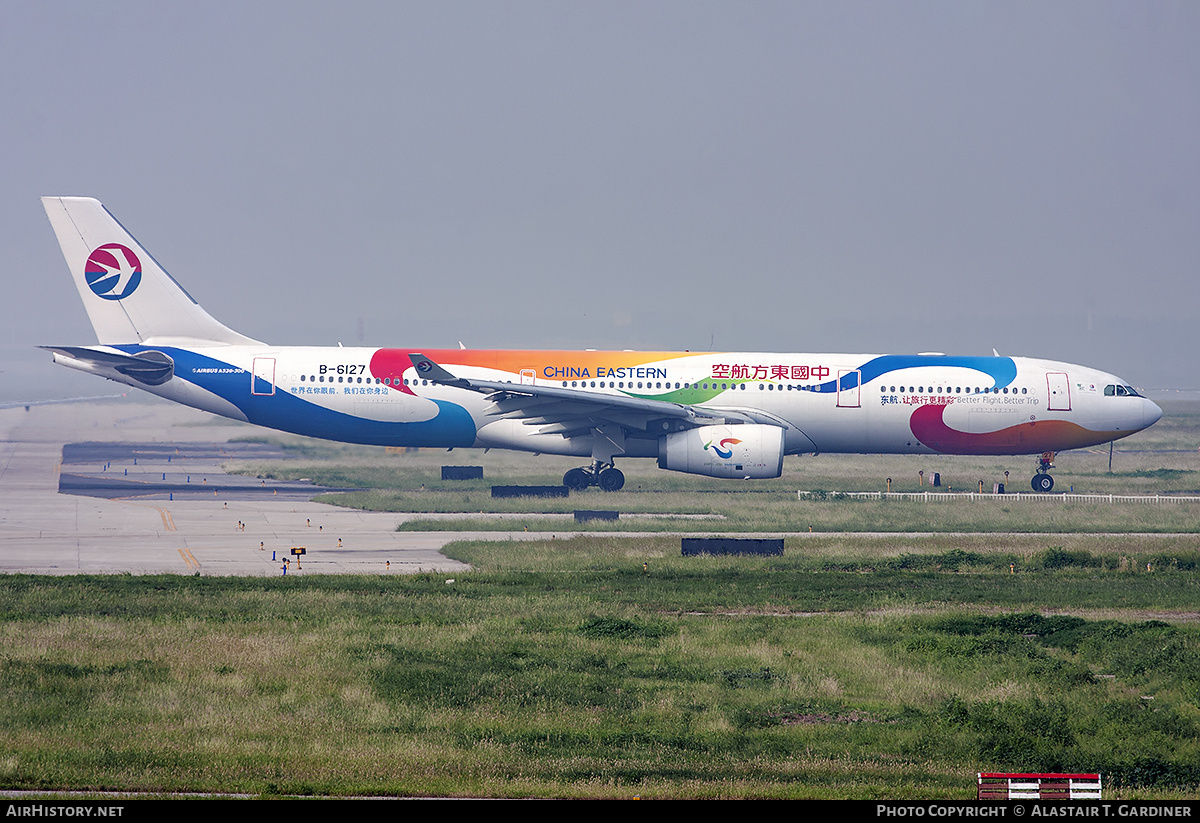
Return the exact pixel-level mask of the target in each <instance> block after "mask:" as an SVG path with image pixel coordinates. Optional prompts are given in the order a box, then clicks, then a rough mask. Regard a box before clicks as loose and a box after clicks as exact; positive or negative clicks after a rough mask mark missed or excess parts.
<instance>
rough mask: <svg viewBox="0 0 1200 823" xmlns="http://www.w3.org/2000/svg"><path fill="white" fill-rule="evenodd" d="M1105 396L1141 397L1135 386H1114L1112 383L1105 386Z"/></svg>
mask: <svg viewBox="0 0 1200 823" xmlns="http://www.w3.org/2000/svg"><path fill="white" fill-rule="evenodd" d="M1104 396H1105V397H1141V395H1140V394H1138V393H1137V392H1136V391H1134V388H1133V386H1114V385H1112V384H1111V383H1110V384H1109V385H1107V386H1105V387H1104Z"/></svg>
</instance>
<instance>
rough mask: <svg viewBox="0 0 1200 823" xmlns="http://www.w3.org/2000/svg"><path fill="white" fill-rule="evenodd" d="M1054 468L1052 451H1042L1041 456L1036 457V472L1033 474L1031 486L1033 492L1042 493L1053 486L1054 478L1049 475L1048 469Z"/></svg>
mask: <svg viewBox="0 0 1200 823" xmlns="http://www.w3.org/2000/svg"><path fill="white" fill-rule="evenodd" d="M1052 468H1054V452H1042V456H1041V457H1039V458H1038V467H1037V474H1035V475H1034V476H1033V482H1032V483H1031V484H1030V485H1032V486H1033V490H1034V491H1035V492H1042V493H1043V494H1045V493H1047V492H1049V491H1050V490H1051V489H1053V488H1054V478H1053V477H1051V476H1050V474H1049V471H1050V469H1052Z"/></svg>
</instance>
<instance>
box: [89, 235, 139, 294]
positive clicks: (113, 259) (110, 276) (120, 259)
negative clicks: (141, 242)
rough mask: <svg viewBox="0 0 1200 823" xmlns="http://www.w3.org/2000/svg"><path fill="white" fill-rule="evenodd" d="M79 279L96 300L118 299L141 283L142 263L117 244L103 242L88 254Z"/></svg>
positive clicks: (128, 250) (127, 249) (130, 252)
mask: <svg viewBox="0 0 1200 823" xmlns="http://www.w3.org/2000/svg"><path fill="white" fill-rule="evenodd" d="M83 276H84V278H85V279H86V280H87V284H88V287H89V288H90V289H91V290H92V291H93V292H95V294H96V296H97V297H103V298H104V299H105V300H121V299H123V298H126V297H128V296H129V295H131V294H133V291H134V289H136V288H137V287H138V284H139V283H141V282H142V261H141V260H138V257H137V255H136V254H134V253H133V250H132V249H129V248H128V247H126V246H122V245H121V244H120V243H105V244H104V245H103V246H100V247H99V248H97V249H96V250H95V251H93V252H92V253H91V254H90V255H88V259H87V263H85V264H84V266H83Z"/></svg>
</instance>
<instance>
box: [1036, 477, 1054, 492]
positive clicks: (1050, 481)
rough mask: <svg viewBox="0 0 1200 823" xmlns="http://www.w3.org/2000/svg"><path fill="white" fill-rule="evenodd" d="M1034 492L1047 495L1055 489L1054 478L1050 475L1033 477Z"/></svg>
mask: <svg viewBox="0 0 1200 823" xmlns="http://www.w3.org/2000/svg"><path fill="white" fill-rule="evenodd" d="M1031 485H1032V486H1033V490H1034V491H1035V492H1041V493H1042V494H1046V493H1047V492H1049V491H1050V490H1051V489H1053V488H1054V478H1053V477H1051V476H1050V475H1048V474H1037V475H1034V477H1033V483H1032V484H1031Z"/></svg>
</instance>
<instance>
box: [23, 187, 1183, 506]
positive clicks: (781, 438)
mask: <svg viewBox="0 0 1200 823" xmlns="http://www.w3.org/2000/svg"><path fill="white" fill-rule="evenodd" d="M42 203H43V205H44V206H45V209H46V214H47V215H48V216H49V218H50V223H51V225H52V226H53V227H54V231H55V233H56V234H57V236H58V241H59V245H60V246H61V247H62V251H63V255H64V257H65V258H66V260H67V265H68V267H69V268H70V270H71V276H72V277H73V278H74V279H75V285H76V287H77V288H78V290H79V294H80V297H81V298H82V299H83V302H84V306H85V308H86V309H87V312H88V317H89V319H90V320H91V322H92V326H93V328H94V329H95V332H96V337H97V339H98V341H99V345H85V346H46V347H45V348H47V349H48V350H50V351H51V352H53V354H54V360H55V362H57V363H60V364H62V365H64V366H69V367H71V368H74V369H78V370H80V371H85V372H90V373H92V374H96V375H99V376H101V377H106V378H108V379H110V380H115V381H117V382H119V383H124V384H126V385H129V386H133V387H135V388H139V389H143V390H145V391H148V392H150V393H152V394H156V395H158V396H160V397H165V398H167V399H168V400H173V401H175V402H178V403H183V404H185V405H188V406H193V407H195V408H198V409H204V410H205V411H209V412H212V413H214V414H219V415H223V416H225V417H230V418H233V419H235V420H243V421H247V422H250V423H254V424H256V425H260V426H266V427H268V428H272V429H279V430H281V431H288V432H295V433H297V434H304V435H309V436H312V437H321V438H325V439H329V440H340V441H345V442H348V443H365V444H372V445H380V446H431V447H443V448H452V447H477V448H479V447H483V448H499V449H516V450H521V451H527V452H534V453H550V454H563V455H574V456H578V457H581V458H588V459H589V460H590V462H589V463H588V464H587V465H585V466H581V467H580V468H577V469H572V470H571V471H569V472H567V474H566V476H565V477H564V478H563V482H564V483H565V484H566V485H567V486H570V487H571V488H573V489H582V488H585V487H587V486H590V485H598V486H600V487H601V488H603V489H605V490H609V491H614V490H616V489H619V488H621V486H622V485H623V484H624V476H623V475H622V474H621V472H620V470H618V469H617V468H616V466H615V462H616V460H617V458H625V457H652V458H656V459H657V460H658V465H659V466H660V467H661V468H664V469H669V470H672V471H681V472H689V473H693V474H702V475H708V476H712V477H727V478H765V477H778V476H779V475H780V473H781V472H782V470H783V458H784V456H785V455H788V454H804V453H815V452H831V453H893V454H974V455H980V454H994V455H1021V454H1028V455H1038V464H1037V474H1036V475H1035V476H1034V478H1033V483H1032V485H1033V488H1034V489H1035V490H1038V491H1049V490H1050V489H1051V488H1052V487H1053V480H1052V479H1051V477H1050V475H1049V473H1048V469H1049V468H1050V467H1051V466H1052V465H1053V464H1052V462H1051V461H1052V459H1053V455H1054V453H1055V452H1058V451H1062V450H1065V449H1076V448H1080V447H1084V446H1092V445H1096V444H1099V443H1105V442H1108V441H1111V440H1116V439H1118V438H1122V437H1127V436H1128V435H1130V434H1133V433H1134V432H1137V431H1140V430H1142V429H1144V428H1146V427H1147V426H1150V425H1152V424H1153V423H1154V422H1155V421H1157V420H1158V419H1159V417H1161V415H1162V412H1161V410H1160V409H1159V408H1158V406H1156V405H1155V404H1154V403H1153V402H1151V401H1150V400H1148V399H1146V398H1145V397H1142V396H1141V395H1140V394H1139V393H1138V392H1137V391H1136V390H1135V389H1134V388H1132V387H1131V386H1130V385H1129V384H1128V383H1127V382H1126V381H1124V380H1122V379H1120V378H1118V377H1116V376H1114V375H1112V374H1108V373H1105V372H1102V371H1097V370H1095V369H1091V368H1085V367H1083V366H1076V365H1072V364H1069V363H1058V362H1053V361H1049V360H1034V359H1028V358H1021V357H999V356H995V357H952V356H946V355H942V354H919V355H859V354H820V353H812V354H805V353H798V354H784V353H769V352H749V353H746V352H739V353H734V352H699V353H693V352H625V351H622V352H599V351H583V352H570V351H472V350H466V349H449V350H439V349H427V348H395V349H374V348H343V347H340V346H339V347H337V348H323V347H290V346H270V345H267V344H266V343H263V342H260V341H258V340H254V339H252V338H250V337H246V336H244V335H242V334H239V333H238V332H235V331H233V330H232V329H229V328H228V327H226V326H224V325H222V324H221V323H220V322H218V321H217V320H215V319H214V318H213V317H212V316H211V315H209V314H208V313H207V312H206V311H205V310H204V309H203V308H201V307H200V306H199V305H198V304H197V303H196V301H195V300H193V299H192V298H191V296H190V295H188V293H187V292H186V291H184V289H183V288H182V287H181V286H180V285H179V283H177V282H176V281H175V280H174V279H173V278H172V277H171V276H170V275H169V274H167V272H166V271H165V270H164V269H163V268H162V267H161V266H159V264H158V262H157V261H156V260H155V259H154V258H153V257H151V256H150V254H149V253H148V252H147V251H146V250H145V249H144V248H143V247H142V246H141V245H140V244H139V243H138V242H137V241H136V240H135V239H134V238H133V237H132V236H131V235H130V234H129V232H127V231H126V230H125V228H124V227H123V226H122V225H121V224H120V223H119V222H117V220H116V219H115V218H114V217H113V216H112V215H111V214H110V213H109V212H108V211H107V210H106V209H105V208H104V206H103V205H101V204H100V203H99V202H98V201H97V200H93V199H91V198H83V197H46V198H43V200H42Z"/></svg>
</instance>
